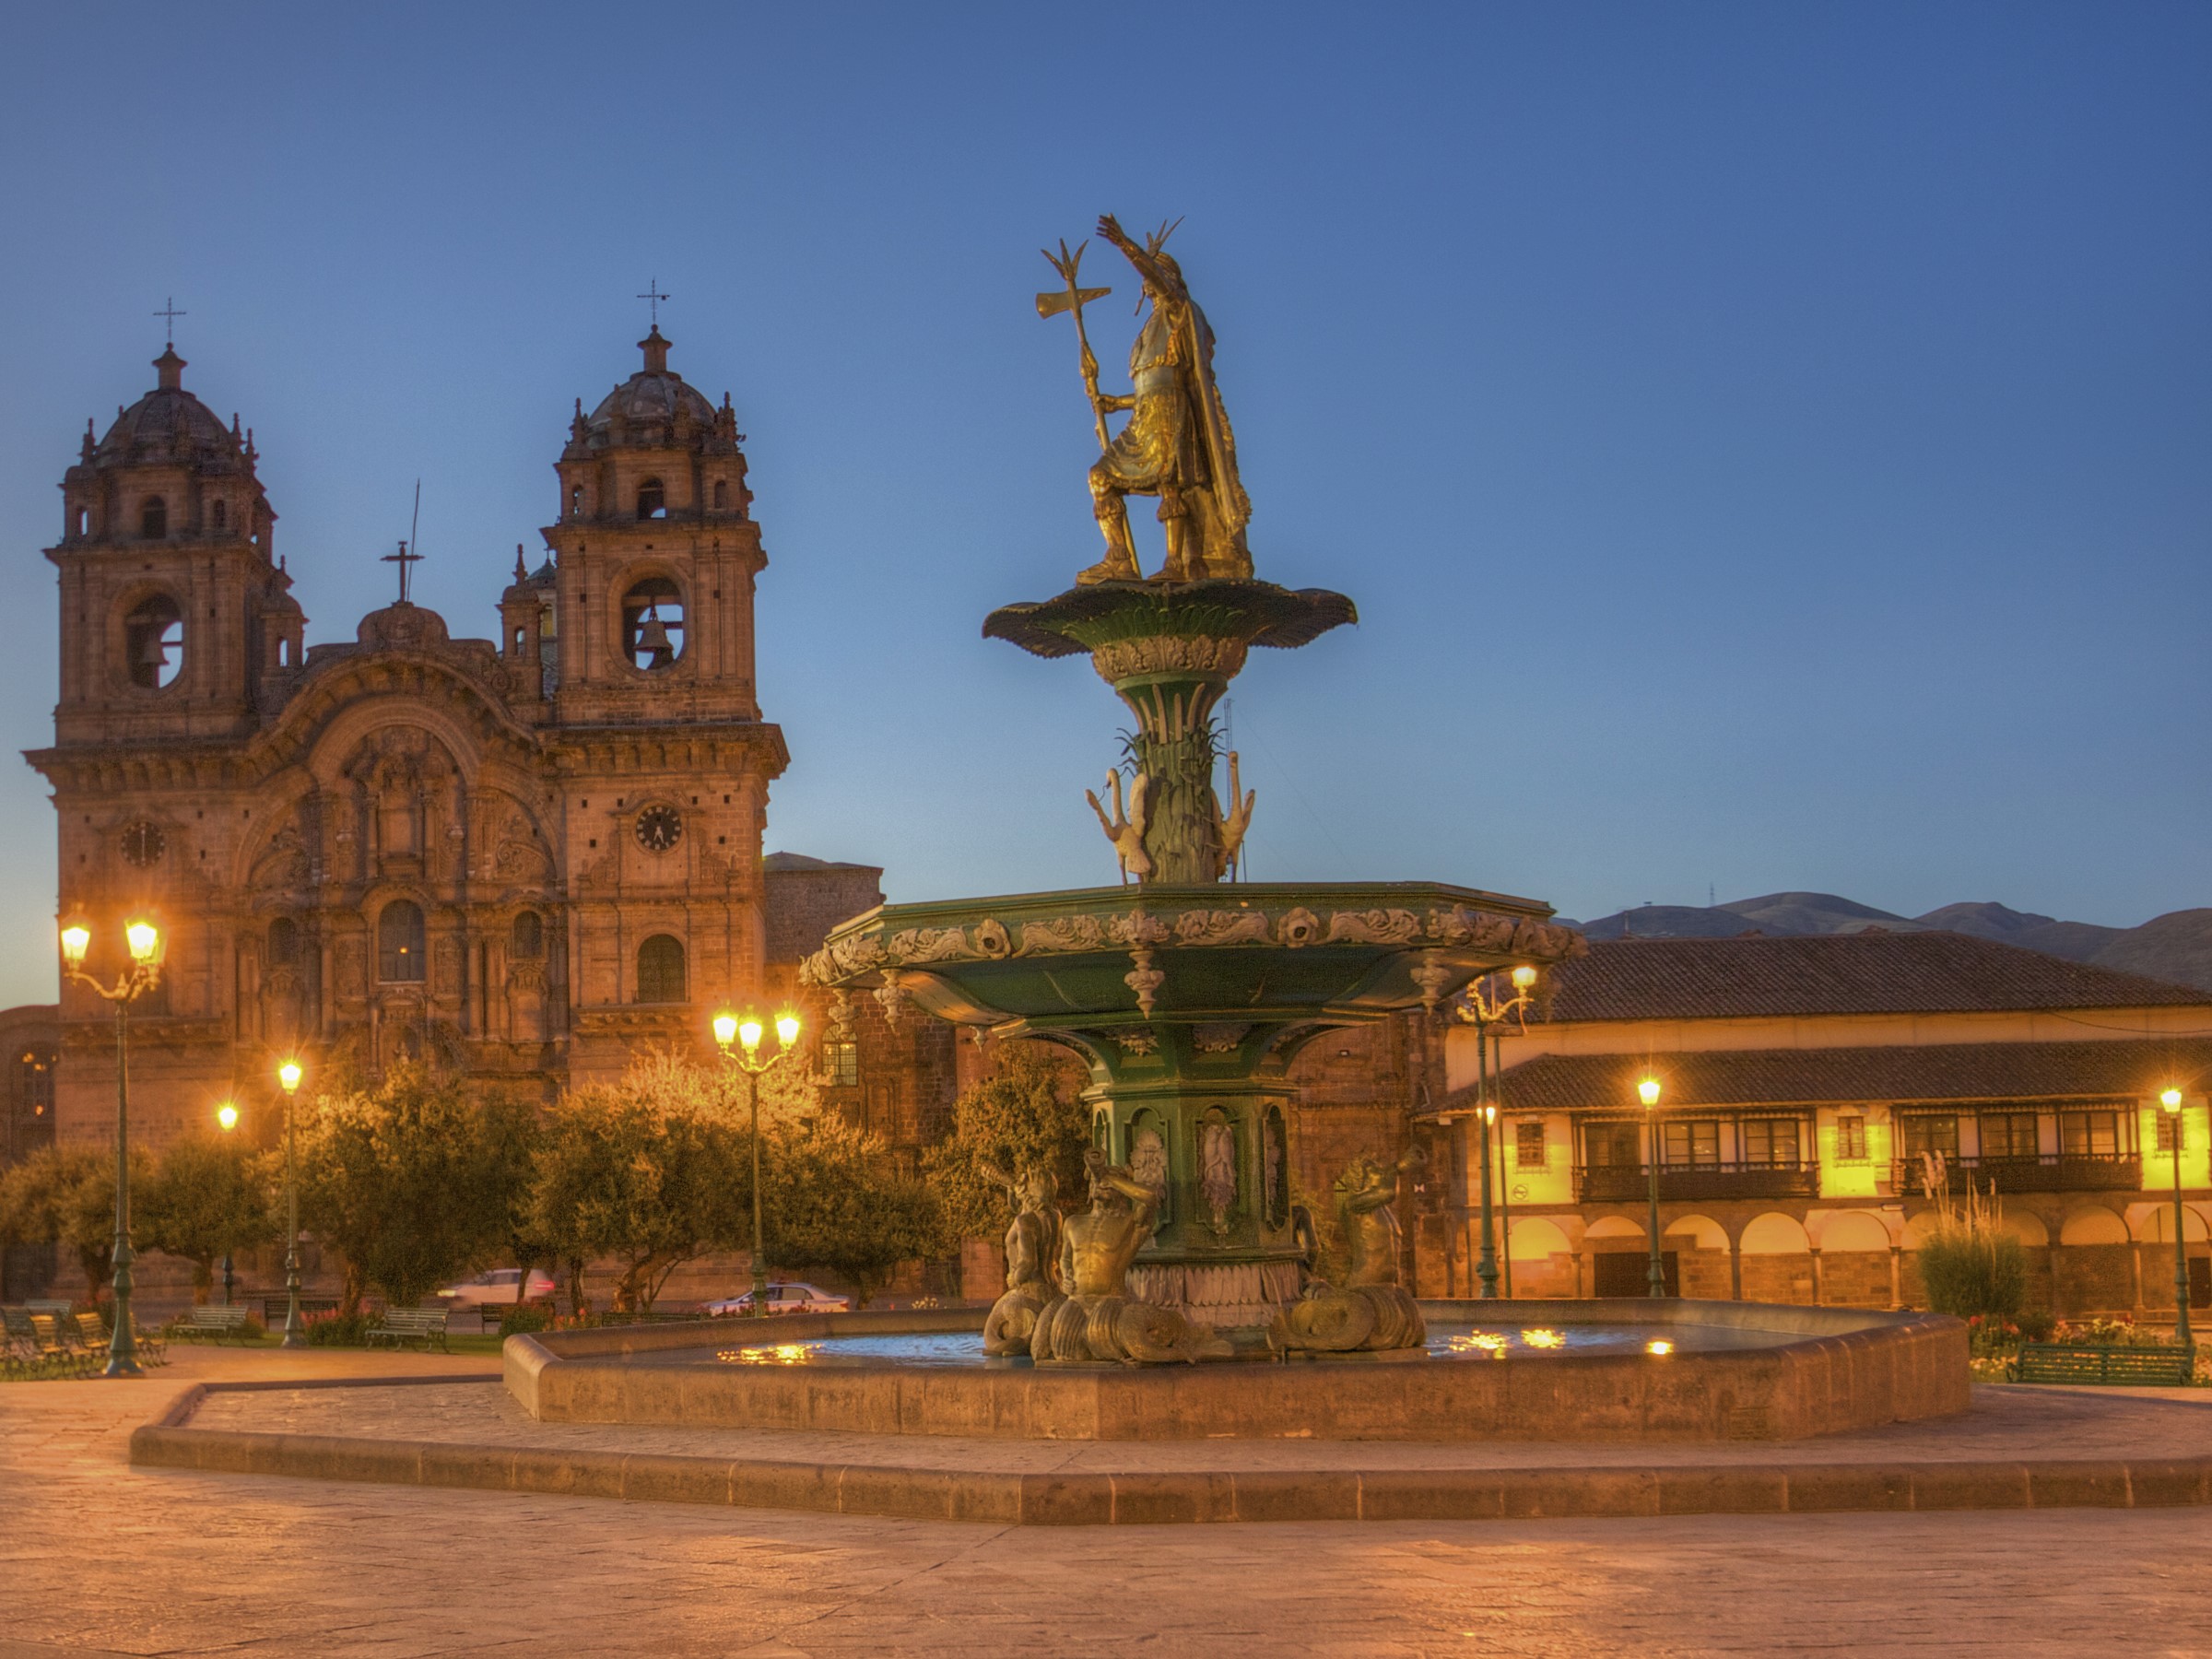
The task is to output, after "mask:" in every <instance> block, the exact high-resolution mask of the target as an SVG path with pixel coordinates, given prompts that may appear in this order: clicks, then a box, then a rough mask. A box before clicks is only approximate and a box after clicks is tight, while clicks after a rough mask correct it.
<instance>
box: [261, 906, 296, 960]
mask: <svg viewBox="0 0 2212 1659" xmlns="http://www.w3.org/2000/svg"><path fill="white" fill-rule="evenodd" d="M299 959H300V924H299V923H297V922H295V921H293V920H292V919H291V918H290V917H289V916H279V917H277V920H276V921H274V922H272V923H270V924H269V966H270V967H272V968H289V967H291V966H292V965H293V964H294V963H296V962H297V961H299Z"/></svg>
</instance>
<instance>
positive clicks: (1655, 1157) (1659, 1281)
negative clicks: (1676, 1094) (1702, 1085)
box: [1636, 1077, 1666, 1296]
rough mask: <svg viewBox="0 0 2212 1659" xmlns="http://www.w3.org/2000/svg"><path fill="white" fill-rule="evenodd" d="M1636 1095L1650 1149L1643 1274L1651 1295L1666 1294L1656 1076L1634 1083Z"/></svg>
mask: <svg viewBox="0 0 2212 1659" xmlns="http://www.w3.org/2000/svg"><path fill="white" fill-rule="evenodd" d="M1636 1095H1637V1098H1638V1099H1639V1100H1641V1101H1642V1102H1643V1123H1644V1138H1645V1140H1646V1142H1647V1143H1648V1144H1649V1145H1650V1147H1651V1149H1652V1152H1651V1171H1652V1266H1651V1271H1650V1272H1649V1273H1648V1274H1646V1275H1645V1278H1646V1280H1647V1281H1648V1282H1649V1284H1650V1285H1651V1290H1650V1291H1649V1294H1650V1295H1653V1296H1665V1294H1666V1264H1665V1262H1663V1261H1661V1260H1660V1258H1659V1079H1658V1078H1656V1077H1646V1078H1644V1080H1643V1081H1642V1082H1641V1083H1639V1084H1637V1085H1636Z"/></svg>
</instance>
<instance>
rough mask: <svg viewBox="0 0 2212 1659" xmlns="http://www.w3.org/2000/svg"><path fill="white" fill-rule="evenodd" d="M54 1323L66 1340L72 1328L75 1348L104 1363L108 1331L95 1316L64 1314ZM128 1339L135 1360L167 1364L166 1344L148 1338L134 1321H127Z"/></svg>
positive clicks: (153, 1338) (156, 1339)
mask: <svg viewBox="0 0 2212 1659" xmlns="http://www.w3.org/2000/svg"><path fill="white" fill-rule="evenodd" d="M55 1323H56V1324H59V1325H60V1326H61V1328H62V1335H63V1336H64V1337H67V1336H68V1335H70V1333H71V1330H72V1327H74V1329H75V1332H76V1343H77V1346H78V1347H82V1348H83V1349H84V1350H85V1352H86V1353H87V1354H88V1356H90V1357H91V1359H93V1360H94V1361H95V1363H96V1365H105V1364H106V1363H107V1362H108V1342H109V1331H108V1327H107V1325H106V1324H104V1323H103V1322H102V1321H101V1319H100V1315H99V1314H97V1313H92V1312H81V1311H80V1312H77V1313H76V1314H75V1315H67V1314H65V1315H63V1316H62V1317H61V1318H59V1319H58V1320H57V1321H56V1322H55ZM131 1336H132V1340H133V1341H134V1342H135V1344H136V1345H137V1351H138V1358H139V1359H142V1360H144V1361H145V1362H146V1363H147V1364H148V1365H167V1364H168V1363H169V1345H168V1344H167V1343H165V1342H163V1341H162V1340H161V1338H160V1337H159V1336H148V1335H147V1334H146V1333H145V1332H144V1331H141V1330H140V1329H139V1328H138V1322H137V1320H136V1319H133V1320H132V1321H131Z"/></svg>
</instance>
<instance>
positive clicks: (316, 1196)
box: [295, 1064, 512, 1313]
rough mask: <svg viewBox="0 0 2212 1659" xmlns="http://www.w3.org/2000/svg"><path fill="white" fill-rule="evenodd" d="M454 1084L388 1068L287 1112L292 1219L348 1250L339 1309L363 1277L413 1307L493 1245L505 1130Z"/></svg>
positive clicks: (355, 1295)
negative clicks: (295, 1196) (365, 1082)
mask: <svg viewBox="0 0 2212 1659" xmlns="http://www.w3.org/2000/svg"><path fill="white" fill-rule="evenodd" d="M499 1110H500V1108H499V1107H498V1106H496V1105H493V1106H486V1107H479V1106H478V1105H477V1103H476V1102H475V1101H473V1100H470V1099H469V1097H468V1095H467V1094H466V1092H465V1090H464V1089H463V1088H462V1087H461V1085H460V1084H458V1083H457V1082H454V1081H453V1080H450V1079H441V1078H437V1077H432V1076H431V1075H430V1074H429V1072H428V1071H426V1070H425V1069H424V1068H423V1067H422V1066H420V1065H414V1064H402V1065H394V1066H393V1067H392V1068H391V1069H390V1070H389V1071H387V1072H386V1073H385V1075H384V1077H383V1080H382V1082H381V1083H378V1084H376V1085H375V1086H374V1087H373V1088H351V1089H347V1090H344V1091H342V1092H339V1093H336V1094H335V1095H334V1094H326V1095H324V1096H322V1097H320V1098H318V1099H317V1100H315V1102H314V1103H313V1105H312V1107H310V1108H307V1109H305V1110H302V1111H301V1112H300V1115H299V1117H298V1119H297V1120H295V1121H296V1133H297V1134H298V1136H299V1180H300V1224H301V1225H302V1226H303V1227H305V1228H307V1229H309V1230H312V1232H313V1233H314V1234H315V1235H316V1236H317V1237H318V1238H320V1239H322V1240H324V1241H325V1242H327V1243H329V1244H332V1245H334V1246H335V1247H336V1248H337V1249H338V1250H339V1251H340V1252H341V1253H343V1254H344V1255H345V1258H346V1292H345V1311H346V1312H348V1313H350V1312H356V1311H358V1309H359V1306H360V1299H361V1294H362V1292H363V1290H364V1289H366V1288H371V1287H373V1288H376V1289H379V1290H381V1291H382V1292H383V1294H384V1297H385V1300H387V1301H389V1302H390V1303H391V1304H392V1305H393V1306H394V1307H412V1306H414V1305H415V1304H416V1303H417V1302H418V1301H419V1300H421V1299H422V1298H423V1297H424V1296H425V1295H427V1294H429V1291H431V1290H432V1289H434V1288H437V1286H438V1284H439V1283H440V1281H441V1280H444V1279H448V1278H451V1277H453V1276H454V1275H456V1274H458V1273H460V1272H461V1271H462V1270H463V1269H464V1268H465V1267H467V1266H469V1265H471V1264H473V1263H475V1262H477V1261H479V1260H481V1259H483V1258H484V1257H486V1256H488V1255H489V1254H491V1253H493V1252H494V1251H496V1250H497V1248H498V1247H499V1245H500V1242H501V1237H502V1230H503V1227H504V1225H505V1216H504V1213H503V1206H504V1204H505V1201H506V1196H507V1194H508V1191H509V1189H510V1185H511V1182H512V1171H510V1170H509V1168H508V1167H507V1162H506V1159H507V1158H508V1156H509V1149H508V1147H507V1146H506V1144H505V1142H506V1137H505V1136H503V1135H498V1134H491V1135H488V1134H487V1133H486V1132H485V1129H486V1119H487V1115H488V1113H491V1114H496V1112H498V1111H499Z"/></svg>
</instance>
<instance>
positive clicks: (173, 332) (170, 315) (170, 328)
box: [154, 294, 667, 346]
mask: <svg viewBox="0 0 2212 1659" xmlns="http://www.w3.org/2000/svg"><path fill="white" fill-rule="evenodd" d="M661 298H662V299H664V300H665V299H666V298H667V295H665V294H664V295H662V296H661ZM191 314H192V313H191V312H181V311H179V310H178V309H177V301H176V299H175V297H174V296H173V295H172V296H171V297H170V298H168V299H165V300H162V301H161V309H160V310H159V311H158V312H155V313H154V315H155V316H157V317H159V318H162V319H163V320H164V322H165V323H166V324H167V327H166V329H165V331H164V332H165V337H166V339H167V342H168V344H170V345H171V346H174V345H175V344H176V343H177V319H178V318H179V317H188V316H190V315H191Z"/></svg>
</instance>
